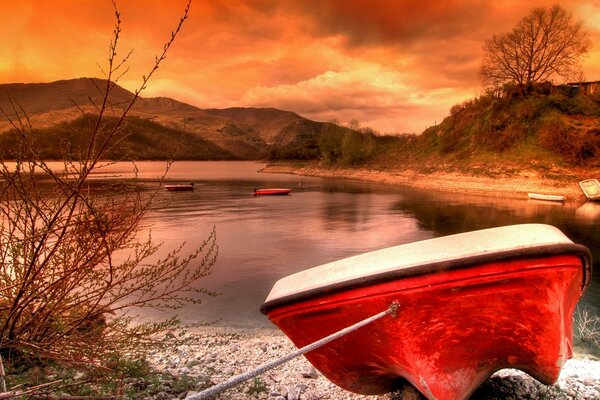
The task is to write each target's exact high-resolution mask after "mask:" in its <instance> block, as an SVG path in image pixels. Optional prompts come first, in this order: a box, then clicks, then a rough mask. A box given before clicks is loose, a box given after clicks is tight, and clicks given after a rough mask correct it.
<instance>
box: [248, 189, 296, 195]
mask: <svg viewBox="0 0 600 400" xmlns="http://www.w3.org/2000/svg"><path fill="white" fill-rule="evenodd" d="M291 191H292V189H254V195H255V196H282V195H286V194H289V193H290V192H291Z"/></svg>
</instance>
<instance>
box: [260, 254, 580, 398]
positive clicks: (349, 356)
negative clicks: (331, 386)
mask: <svg viewBox="0 0 600 400" xmlns="http://www.w3.org/2000/svg"><path fill="white" fill-rule="evenodd" d="M583 274H584V268H583V267H582V260H581V258H580V257H578V256H577V255H572V254H565V255H552V256H541V257H534V258H530V259H519V260H515V259H513V260H508V261H501V262H488V263H484V264H481V265H476V266H471V267H469V268H464V269H454V270H447V271H442V272H437V273H434V274H424V275H418V276H411V277H405V278H399V279H394V280H389V281H382V282H380V283H375V284H370V285H369V286H364V287H354V288H352V289H348V290H343V291H337V292H332V293H329V294H323V295H320V296H316V297H312V298H308V299H304V300H301V301H298V302H293V303H287V304H282V305H280V306H276V307H274V308H272V309H270V310H268V311H267V315H268V317H269V319H270V320H271V321H272V322H273V323H275V324H276V325H277V326H278V327H279V328H280V329H281V330H282V331H283V332H284V333H285V334H286V335H287V336H288V337H289V338H290V339H291V340H292V341H293V342H294V344H295V345H296V346H298V347H302V346H305V345H307V344H310V343H312V342H314V341H316V340H318V339H320V338H322V337H325V336H327V335H329V334H331V333H334V332H337V331H339V330H340V329H342V328H345V327H347V326H349V325H352V324H354V323H356V322H358V321H360V320H362V319H364V318H367V317H369V316H371V315H374V314H376V313H378V312H381V311H383V310H385V309H387V308H388V307H389V305H390V304H391V303H392V302H393V301H398V302H399V303H400V310H399V314H398V316H397V317H396V318H394V317H392V316H387V317H385V318H383V319H381V320H378V321H376V322H374V323H373V324H371V325H368V326H366V327H364V328H361V329H360V330H358V331H355V332H353V333H350V334H349V335H347V336H345V337H343V338H341V339H338V340H336V341H334V342H332V343H330V344H328V345H326V346H324V347H322V348H320V349H317V350H314V351H312V352H310V353H308V354H307V355H306V358H307V359H308V360H309V361H310V362H311V363H312V364H313V365H314V366H315V367H316V368H317V369H318V370H319V371H321V372H322V373H323V374H324V375H325V376H326V377H327V378H328V379H329V380H331V381H332V382H333V383H335V384H336V385H338V386H340V387H342V388H344V389H346V390H349V391H352V392H356V393H361V394H381V393H386V392H389V391H392V390H394V389H396V388H398V387H399V386H401V385H402V384H403V383H405V382H406V381H408V382H410V383H411V384H412V385H414V386H415V387H416V388H417V389H418V390H419V391H420V392H421V393H423V394H424V395H425V396H426V397H428V398H429V399H439V400H443V399H448V400H449V399H466V398H468V397H469V396H470V395H471V394H472V393H473V392H474V391H475V390H476V388H477V387H478V386H479V385H480V384H481V383H483V382H484V381H485V380H486V379H487V378H488V377H490V376H491V375H492V374H493V373H494V372H495V371H497V370H499V369H502V368H518V369H520V370H523V371H525V372H526V373H528V374H530V375H531V376H533V377H534V378H536V379H538V380H539V381H541V382H543V383H546V384H551V383H553V382H555V381H556V379H557V378H558V375H559V373H560V369H561V367H562V365H563V363H564V362H565V361H566V360H567V359H568V358H570V357H571V355H572V315H573V311H574V309H575V305H576V303H577V301H578V300H579V297H580V295H581V293H582V282H585V281H586V279H587V278H586V277H585V276H583Z"/></svg>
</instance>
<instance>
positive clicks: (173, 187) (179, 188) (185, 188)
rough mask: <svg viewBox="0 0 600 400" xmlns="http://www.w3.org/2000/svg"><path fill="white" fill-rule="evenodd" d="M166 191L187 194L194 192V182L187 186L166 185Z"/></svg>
mask: <svg viewBox="0 0 600 400" xmlns="http://www.w3.org/2000/svg"><path fill="white" fill-rule="evenodd" d="M165 189H166V190H168V191H170V192H185V191H189V190H194V183H193V182H192V183H189V184H185V185H165Z"/></svg>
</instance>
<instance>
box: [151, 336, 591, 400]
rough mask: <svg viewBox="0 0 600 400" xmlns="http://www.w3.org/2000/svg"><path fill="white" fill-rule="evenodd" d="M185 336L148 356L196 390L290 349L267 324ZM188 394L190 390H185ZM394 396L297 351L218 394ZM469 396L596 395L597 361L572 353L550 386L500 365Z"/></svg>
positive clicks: (299, 398)
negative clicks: (362, 387) (330, 371)
mask: <svg viewBox="0 0 600 400" xmlns="http://www.w3.org/2000/svg"><path fill="white" fill-rule="evenodd" d="M188 336H189V337H191V340H190V341H189V344H185V345H180V346H177V347H176V348H173V349H170V350H168V351H156V352H153V353H151V354H150V356H149V358H148V361H149V362H150V363H151V365H152V366H153V367H154V368H156V369H157V370H159V371H163V372H166V373H168V374H170V375H171V376H174V377H177V376H188V377H193V379H195V380H197V382H198V388H197V389H198V390H201V389H203V388H205V387H207V386H212V385H214V384H218V383H221V382H223V381H226V380H227V379H229V378H231V377H232V376H235V375H238V374H241V373H244V372H247V371H250V370H253V369H254V368H256V367H257V366H259V365H261V364H263V363H266V362H269V361H272V360H274V359H276V358H278V357H281V356H283V355H286V354H289V353H290V352H292V351H294V350H295V349H296V348H295V347H294V345H293V344H292V343H291V342H290V341H289V340H288V339H287V338H286V337H285V336H284V335H283V334H281V333H279V332H278V331H276V330H268V329H264V330H247V331H242V332H240V331H235V330H232V329H225V328H216V327H209V328H201V329H198V330H196V331H192V332H189V333H188ZM194 393H195V392H193V391H190V392H189V393H187V395H188V396H190V395H192V394H194ZM185 396H186V394H183V395H182V396H181V397H180V398H184V397H185ZM400 398H402V397H401V395H400V394H399V393H394V394H386V395H381V396H362V395H357V394H353V393H350V392H347V391H344V390H342V389H340V388H338V387H337V386H335V385H334V384H333V383H331V382H329V381H328V380H327V379H326V378H325V377H323V376H322V375H321V374H319V373H318V372H317V371H316V370H315V369H314V368H313V367H312V366H311V365H310V364H309V363H308V361H306V359H305V358H304V357H302V356H301V357H298V358H296V359H294V360H292V361H290V362H288V363H287V364H284V365H282V366H279V367H276V368H275V369H272V370H270V371H267V372H265V373H264V374H262V375H260V376H259V377H257V378H253V379H250V380H249V381H247V382H245V383H243V384H241V385H239V386H237V387H235V388H232V389H230V390H228V391H226V392H224V393H222V394H221V395H220V396H219V397H218V399H232V400H237V399H270V400H293V399H295V400H318V399H339V400H344V399H351V400H357V399H370V400H383V399H386V400H392V399H400ZM404 398H408V397H407V396H405V397H404ZM472 399H585V400H592V399H600V360H598V359H597V358H595V357H593V356H583V355H578V356H576V357H575V358H574V359H572V360H569V361H568V362H567V363H566V364H565V366H564V367H563V371H562V373H561V376H560V379H559V380H558V382H557V383H556V384H554V385H552V386H546V385H542V384H540V383H539V382H537V381H536V380H535V379H533V378H531V377H529V376H528V375H526V374H524V373H522V372H520V371H517V370H510V369H506V370H502V371H499V372H497V373H496V374H495V375H494V376H493V377H491V378H490V379H489V380H488V381H487V382H486V383H485V384H484V385H482V386H481V387H480V389H479V390H478V391H477V392H476V393H475V394H474V395H473V397H472Z"/></svg>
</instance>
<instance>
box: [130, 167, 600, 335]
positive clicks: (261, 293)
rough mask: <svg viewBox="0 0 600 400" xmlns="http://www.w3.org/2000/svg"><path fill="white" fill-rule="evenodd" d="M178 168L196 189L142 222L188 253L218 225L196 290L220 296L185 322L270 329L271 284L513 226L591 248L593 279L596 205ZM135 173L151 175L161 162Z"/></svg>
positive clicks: (191, 311)
mask: <svg viewBox="0 0 600 400" xmlns="http://www.w3.org/2000/svg"><path fill="white" fill-rule="evenodd" d="M183 164H185V165H184V166H180V165H178V164H177V163H176V165H174V167H173V169H172V170H171V172H175V174H174V176H175V177H176V179H174V180H175V181H177V180H178V179H179V180H181V181H194V182H195V185H196V186H195V188H196V189H195V190H194V191H193V192H180V193H171V192H166V191H165V192H160V193H159V196H158V198H157V201H156V203H155V206H154V209H153V210H152V211H151V212H150V213H149V214H148V216H147V217H146V219H145V221H144V224H148V225H149V226H151V227H152V235H153V238H155V240H156V241H161V242H165V248H164V250H165V251H166V250H167V249H169V248H173V247H175V246H176V245H177V244H179V243H181V242H183V241H185V242H187V246H188V247H187V248H188V249H192V248H193V247H195V246H198V245H199V244H200V243H201V242H202V241H203V240H204V239H205V238H206V236H207V235H208V233H209V232H210V230H211V229H212V227H213V226H215V227H216V230H217V240H218V244H219V257H218V260H217V263H216V265H215V266H214V267H213V273H212V274H211V275H210V276H209V277H207V278H205V279H204V280H203V281H201V282H200V283H199V285H200V286H201V287H206V288H208V289H212V290H216V291H218V292H221V293H222V294H221V295H220V296H218V297H216V298H209V299H206V300H205V301H204V302H203V303H202V304H201V305H200V306H189V307H186V308H185V309H184V310H181V311H180V316H181V317H182V318H183V320H184V321H187V322H206V321H212V320H216V319H219V318H221V322H220V324H222V325H229V326H239V327H242V326H248V327H255V326H261V327H263V326H264V327H267V326H270V324H269V322H268V321H267V319H266V317H264V316H262V315H261V314H260V313H259V311H258V308H259V307H260V305H261V304H262V301H263V300H264V298H265V297H266V295H267V293H268V291H269V290H270V288H271V287H272V285H273V283H274V282H275V281H276V280H277V279H279V278H281V277H283V276H286V275H288V274H290V273H294V272H297V271H300V270H302V269H305V268H310V267H314V266H317V265H320V264H323V263H326V262H330V261H334V260H337V259H340V258H344V257H348V256H352V255H356V254H359V253H363V252H367V251H372V250H376V249H380V248H384V247H389V246H394V245H398V244H402V243H408V242H412V241H416V240H422V239H427V238H431V237H436V236H443V235H448V234H452V233H458V232H464V231H469V230H475V229H482V228H489V227H493V226H501V225H509V224H516V223H530V222H538V223H547V224H551V225H555V226H557V227H559V228H560V229H561V230H562V231H563V232H565V234H567V236H569V237H570V238H571V239H572V240H574V241H575V242H577V243H581V244H584V245H586V246H588V247H590V249H591V250H592V252H593V253H594V259H595V260H596V263H595V269H596V271H598V261H599V260H600V235H598V234H597V233H598V232H599V229H598V226H599V225H598V223H599V222H600V204H593V203H582V204H571V203H567V204H565V205H563V204H556V203H547V202H540V201H531V200H513V199H503V198H497V197H477V196H469V195H463V194H452V193H432V192H423V191H416V190H412V189H407V188H399V187H391V186H386V185H380V184H374V183H366V182H353V181H346V180H330V179H320V178H305V177H299V176H293V175H284V174H276V175H271V174H260V173H257V171H258V170H259V169H260V168H261V167H262V165H261V164H259V163H247V162H242V163H229V162H224V163H223V162H221V163H215V162H195V163H193V162H192V163H183ZM138 166H139V167H140V170H141V171H144V172H143V174H145V175H144V176H147V177H149V176H151V175H153V174H155V172H153V171H152V169H153V168H158V167H162V166H164V164H162V163H140V164H138ZM169 176H170V175H169ZM220 176H221V178H219V177H220ZM170 179H171V178H170ZM300 183H301V184H300ZM269 186H270V187H290V188H293V189H294V192H293V193H292V195H290V196H259V197H254V196H253V195H252V190H253V189H254V188H257V187H269ZM599 282H600V279H598V273H596V276H595V277H594V280H593V282H592V285H591V287H590V289H589V290H588V293H586V295H585V298H584V303H585V304H586V305H589V306H592V307H596V308H598V307H599V303H600V301H599V298H600V296H599V293H600V284H599ZM145 315H146V316H147V317H149V318H152V317H154V316H156V315H155V314H152V312H150V313H147V314H145Z"/></svg>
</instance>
